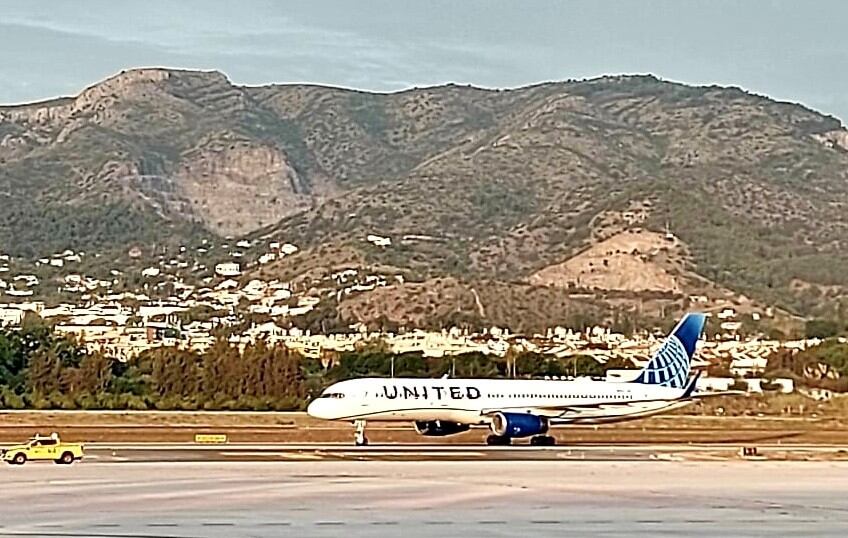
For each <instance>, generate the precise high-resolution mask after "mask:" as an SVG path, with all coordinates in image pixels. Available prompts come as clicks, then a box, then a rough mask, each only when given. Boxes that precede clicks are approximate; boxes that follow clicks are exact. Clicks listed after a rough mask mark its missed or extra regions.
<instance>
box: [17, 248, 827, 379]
mask: <svg viewBox="0 0 848 538" xmlns="http://www.w3.org/2000/svg"><path fill="white" fill-rule="evenodd" d="M365 240H366V241H368V242H371V243H373V244H375V245H379V246H381V247H388V246H389V245H390V244H391V241H390V239H389V238H384V237H380V236H376V235H369V236H368V237H367V238H365ZM254 246H255V245H252V244H251V243H249V242H247V241H241V242H239V243H237V244H235V245H233V246H232V247H230V246H229V245H226V244H225V245H221V246H220V247H219V250H226V252H227V253H228V257H227V258H225V259H224V261H219V262H218V263H215V264H214V265H213V266H212V267H211V268H209V269H207V268H206V267H204V266H203V264H201V263H199V262H198V261H196V260H193V261H190V260H191V258H190V257H189V256H188V255H187V254H186V250H187V249H186V248H185V247H181V249H180V252H179V253H177V254H176V255H175V256H173V257H170V258H169V257H167V256H162V257H161V259H160V261H159V263H158V264H156V265H150V266H147V267H144V268H142V269H141V270H140V275H139V276H140V278H141V281H142V286H141V289H140V290H137V291H122V292H117V291H114V290H113V289H112V287H113V286H114V285H116V284H118V283H119V282H120V281H121V279H125V278H126V275H124V274H123V272H121V271H119V270H117V269H114V270H113V271H112V276H113V278H112V279H111V280H103V279H97V278H92V277H87V276H85V275H82V274H79V273H76V272H73V265H74V264H76V263H79V262H80V260H81V258H82V257H83V256H84V255H85V254H84V253H74V252H72V251H65V252H62V253H58V254H56V255H55V256H51V257H47V258H43V259H41V260H39V261H38V266H40V267H41V268H50V269H51V270H55V272H56V275H63V276H56V275H54V276H53V277H52V282H53V283H60V288H59V290H58V291H59V292H61V293H62V294H64V296H66V297H67V296H69V295H71V296H74V297H76V298H77V299H76V300H75V301H62V302H55V303H50V302H47V301H44V300H36V299H33V298H32V297H31V295H32V290H33V289H34V288H36V286H38V285H39V283H40V281H39V277H38V276H37V275H35V274H27V273H13V272H12V271H11V270H10V266H9V257H8V256H5V255H3V256H0V263H2V266H0V272H2V274H4V275H6V277H5V278H4V279H3V280H0V288H2V289H3V291H4V293H5V295H6V296H7V298H8V299H7V300H6V301H4V302H1V303H0V325H2V326H4V327H9V328H14V327H17V326H20V325H21V324H22V323H23V322H24V319H25V318H26V316H28V315H36V316H38V318H40V319H42V320H45V321H47V322H49V323H51V324H53V325H54V328H55V330H56V331H57V332H58V333H61V334H65V335H68V336H72V337H73V338H75V339H76V340H77V341H78V342H80V343H81V344H83V345H84V346H85V347H86V349H87V350H88V351H90V352H94V351H99V352H102V353H104V354H106V355H107V356H110V357H113V358H116V359H118V360H121V361H128V360H130V359H132V358H134V357H137V356H139V355H140V354H141V353H143V352H145V351H147V350H150V349H155V348H175V349H184V350H191V351H197V352H203V351H205V350H207V349H208V348H209V347H210V346H212V344H213V343H214V342H215V340H216V338H218V337H220V335H221V334H225V335H226V336H225V337H226V338H228V339H229V342H230V343H231V344H232V345H234V346H238V347H239V348H241V349H244V347H245V346H248V345H250V344H254V343H256V342H258V341H260V340H263V341H265V342H266V343H267V344H269V345H282V346H285V347H286V348H288V349H290V350H293V351H296V352H298V353H300V354H302V355H303V356H305V357H312V358H324V357H327V356H328V355H332V354H333V353H340V352H345V351H353V350H354V349H356V348H357V346H361V345H363V344H365V343H367V342H373V341H381V342H383V343H385V345H386V346H387V348H388V350H389V351H390V352H392V353H395V354H403V353H420V354H422V355H423V356H425V357H448V356H457V355H462V354H466V353H482V354H486V355H492V356H498V357H503V356H505V355H507V354H508V353H510V352H514V353H519V352H533V353H539V354H544V355H547V356H552V357H557V358H560V359H563V358H568V357H575V356H584V357H590V358H592V359H594V360H596V361H597V362H598V363H600V364H606V363H608V362H609V361H614V362H613V363H612V364H624V365H628V364H629V365H630V366H632V367H640V366H642V365H644V364H645V363H646V362H647V360H648V357H650V355H651V353H652V352H653V351H654V350H655V349H656V348H658V346H659V345H660V343H661V341H662V338H663V336H664V335H663V334H662V332H661V331H660V330H659V329H656V330H653V331H637V332H636V333H634V334H632V335H624V334H620V333H616V332H613V331H611V330H610V329H609V328H607V327H601V326H595V327H589V328H586V329H585V330H575V329H573V328H568V327H551V328H549V329H547V330H545V331H543V332H540V333H537V334H514V333H512V332H511V331H510V330H509V329H507V328H502V327H489V328H487V329H485V330H483V331H480V332H470V331H469V330H467V329H460V328H457V327H446V328H444V329H442V330H440V331H424V330H420V329H410V330H399V331H397V332H374V331H370V330H369V329H368V327H366V326H365V325H364V324H361V323H357V324H354V325H351V326H350V327H348V330H346V331H335V332H329V331H328V332H326V333H324V332H320V333H315V332H311V331H309V330H303V329H299V328H298V327H296V326H293V325H292V324H291V323H290V322H291V320H292V319H295V318H297V317H298V316H303V315H305V314H307V313H309V312H310V311H312V310H313V309H314V308H315V307H316V306H317V305H318V304H319V303H320V302H321V301H322V300H324V299H326V298H328V297H333V298H336V299H338V298H341V297H342V296H345V295H349V294H355V293H368V292H369V291H372V290H374V289H375V288H377V287H380V286H385V285H387V281H388V279H391V278H396V279H398V280H401V281H402V277H401V276H400V275H396V276H394V277H392V276H388V277H387V276H386V275H377V274H365V273H363V272H361V271H360V270H359V269H355V268H349V269H344V270H341V271H338V272H335V273H332V274H330V275H329V276H328V277H326V278H325V279H324V282H323V283H317V284H316V285H311V286H309V287H308V288H306V289H304V290H295V289H293V288H294V286H293V285H292V284H291V283H290V282H282V281H279V280H270V281H266V280H262V279H259V278H245V277H244V276H245V275H244V269H245V268H246V267H247V266H253V267H256V266H261V265H263V264H267V263H269V262H272V261H274V260H277V259H280V258H283V257H285V256H288V255H291V254H294V253H295V252H297V251H298V248H297V246H295V245H293V244H289V243H283V244H280V243H279V242H270V243H269V244H267V246H265V248H264V249H261V250H260V251H255V249H254V252H253V254H254V255H255V258H254V260H253V261H247V256H245V255H244V254H243V253H242V252H247V251H248V250H249V249H251V248H252V247H254ZM214 248H215V246H214V245H212V244H207V243H205V242H204V244H203V245H202V246H200V247H197V249H196V250H197V251H198V254H200V255H204V254H207V253H208V252H209V251H210V250H212V249H214ZM138 255H139V253H138V252H134V251H131V252H130V256H138ZM185 270H188V271H194V272H200V271H206V273H207V276H201V277H199V278H195V279H193V281H195V282H198V284H196V285H195V284H189V283H187V280H188V279H185V278H183V277H182V276H181V273H180V271H185ZM60 271H65V272H63V273H60ZM42 274H43V273H42ZM319 284H323V285H319ZM166 287H167V290H168V291H169V292H170V294H169V295H167V296H163V293H162V290H163V289H164V288H166ZM697 299H698V298H694V299H693V301H694V302H696V303H697V302H698V301H697ZM713 315H715V316H716V317H717V318H718V320H719V321H720V325H719V327H720V328H721V332H720V333H719V334H715V335H712V337H708V338H706V339H705V340H704V341H703V342H702V345H701V348H700V353H699V355H698V360H697V363H696V364H695V367H696V368H701V369H707V368H708V367H709V366H710V365H714V366H718V365H723V366H724V370H726V371H727V372H729V374H730V375H728V376H725V377H709V376H705V377H703V378H702V379H701V380H700V381H699V383H700V386H701V388H702V389H704V390H727V389H728V388H729V387H731V386H733V385H734V384H736V386H739V385H738V384H739V383H744V386H745V388H747V390H750V391H753V392H758V391H760V390H761V379H760V376H761V374H762V373H763V372H764V371H765V369H766V366H767V362H768V357H769V356H770V355H772V354H774V353H777V352H781V351H786V352H790V353H794V352H798V351H801V350H804V349H807V348H808V347H811V346H815V345H818V344H819V343H820V340H819V339H816V338H812V339H800V340H788V341H782V340H774V339H767V338H764V337H741V336H740V335H739V334H738V333H737V330H738V329H739V327H740V326H741V324H742V317H743V316H751V315H752V314H742V313H740V312H736V311H735V310H734V309H732V308H725V309H722V310H721V311H719V312H715V313H714V314H713ZM753 319H754V320H755V321H756V320H758V319H759V314H756V313H755V314H753ZM221 329H223V330H224V331H223V332H222V331H221ZM607 375H608V377H610V378H614V379H619V380H626V379H627V376H628V375H631V374H629V373H628V372H627V371H626V370H620V369H610V370H608V372H607ZM769 383H777V384H778V385H779V386H780V390H782V391H785V392H791V391H793V390H794V386H793V383H792V380H791V379H779V380H769Z"/></svg>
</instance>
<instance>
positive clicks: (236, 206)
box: [176, 141, 310, 235]
mask: <svg viewBox="0 0 848 538" xmlns="http://www.w3.org/2000/svg"><path fill="white" fill-rule="evenodd" d="M176 177H177V185H178V189H179V191H180V193H181V195H182V197H183V198H185V199H186V200H187V201H188V202H189V205H190V207H192V208H193V209H194V213H195V214H197V215H199V216H201V220H202V221H203V222H204V223H205V224H206V225H207V227H208V228H210V229H211V230H213V231H215V232H217V233H219V234H221V235H238V234H243V233H247V232H250V231H252V230H255V229H257V228H259V227H261V226H265V225H268V224H271V223H273V222H276V221H278V220H279V219H281V218H283V217H285V216H288V215H290V214H292V213H294V212H296V211H298V210H301V209H303V208H305V207H307V206H308V205H309V201H310V196H309V193H308V192H306V189H305V188H304V185H303V183H302V181H301V179H300V178H299V177H298V174H297V171H296V170H295V169H294V167H293V166H292V165H291V163H290V162H289V160H288V157H287V156H286V154H285V153H283V152H282V151H281V150H279V149H278V148H274V147H271V146H267V145H259V144H256V143H252V142H246V141H238V142H230V143H227V144H226V145H224V144H221V143H217V144H211V145H210V146H207V147H204V148H203V149H200V150H198V151H195V152H193V153H191V154H190V155H187V156H186V157H185V158H184V159H183V160H182V161H181V162H180V165H179V169H178V171H177V173H176Z"/></svg>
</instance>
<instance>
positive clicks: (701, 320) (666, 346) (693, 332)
mask: <svg viewBox="0 0 848 538" xmlns="http://www.w3.org/2000/svg"><path fill="white" fill-rule="evenodd" d="M706 321H707V316H706V315H704V314H686V316H684V317H683V319H682V320H680V323H678V324H677V327H675V328H674V330H673V331H671V334H670V335H668V338H666V340H665V342H664V343H663V345H662V347H661V348H660V349H659V351H657V352H656V354H655V355H654V356H653V357H652V358H651V361H650V362H649V363H648V365H647V366H645V368H644V369H643V370H642V372H641V373H640V374H639V377H637V378H636V382H637V383H646V384H649V385H662V386H664V387H673V388H676V389H682V388H684V387H686V380H687V379H688V377H689V369H690V367H691V362H692V356H693V355H694V354H695V346H696V345H697V343H698V339H699V338H700V337H701V331H703V330H704V324H705V323H706Z"/></svg>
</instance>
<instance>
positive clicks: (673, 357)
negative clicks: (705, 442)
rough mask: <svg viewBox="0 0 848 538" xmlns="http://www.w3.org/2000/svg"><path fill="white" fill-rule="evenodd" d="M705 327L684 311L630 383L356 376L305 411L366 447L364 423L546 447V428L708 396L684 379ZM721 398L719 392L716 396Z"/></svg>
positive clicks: (622, 416)
mask: <svg viewBox="0 0 848 538" xmlns="http://www.w3.org/2000/svg"><path fill="white" fill-rule="evenodd" d="M705 322H706V315H705V314H701V313H689V314H686V315H685V316H684V317H683V319H681V320H680V322H679V323H678V324H677V326H675V328H674V329H673V330H672V332H671V334H669V335H668V337H667V338H666V340H665V341H664V343H663V345H662V346H661V347H660V349H659V350H658V351H657V352H656V353H655V354H654V355H653V357H652V358H651V360H650V361H649V362H648V364H647V365H646V366H645V367H644V368H643V369H642V370H641V372H640V373H639V375H638V376H637V377H636V378H635V380H634V381H632V382H613V381H603V380H596V379H591V378H577V379H573V380H547V379H545V380H542V379H535V380H524V379H450V378H441V379H421V378H360V379H350V380H346V381H340V382H338V383H334V384H333V385H331V386H329V387H327V388H326V389H325V390H324V391H323V392H322V393H321V395H320V396H318V397H317V398H316V399H314V400H313V401H312V402H311V403H310V404H309V406H308V408H307V413H308V414H309V415H310V416H312V417H315V418H319V419H324V420H336V421H352V422H353V423H354V425H355V434H354V443H355V444H356V445H358V446H362V445H367V444H368V438H367V437H366V436H365V427H366V423H367V421H368V420H375V421H404V422H408V421H412V422H413V424H414V427H415V431H417V432H418V433H419V434H421V435H424V436H429V437H440V436H446V435H453V434H457V433H461V432H465V431H468V430H469V429H470V428H471V427H472V426H488V427H489V428H490V429H491V432H492V433H491V435H489V436H488V437H487V438H486V443H487V444H488V445H509V444H511V443H512V440H513V439H518V438H525V437H530V444H531V445H535V446H551V445H554V444H556V441H555V439H554V437H552V436H550V435H547V434H548V431H549V429H550V427H551V426H553V425H562V424H601V423H608V422H618V421H623V420H632V419H636V418H641V417H646V416H649V415H654V414H657V413H661V412H664V411H668V410H671V409H675V408H678V407H682V406H684V405H687V404H689V403H691V402H693V401H694V400H696V399H699V398H702V397H705V396H713V395H716V393H708V394H700V395H696V394H694V390H695V383H696V381H697V379H698V375H695V376H692V377H690V376H689V373H690V370H691V362H692V357H693V356H694V355H695V349H696V346H697V343H698V340H699V339H700V337H701V333H702V332H703V329H704V324H705ZM722 394H723V393H722Z"/></svg>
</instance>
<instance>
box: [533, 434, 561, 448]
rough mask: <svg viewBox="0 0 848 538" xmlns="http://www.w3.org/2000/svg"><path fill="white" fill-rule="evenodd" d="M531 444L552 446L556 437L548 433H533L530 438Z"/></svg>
mask: <svg viewBox="0 0 848 538" xmlns="http://www.w3.org/2000/svg"><path fill="white" fill-rule="evenodd" d="M530 445H531V446H554V445H556V439H555V438H553V437H551V436H550V435H534V436H533V437H531V438H530Z"/></svg>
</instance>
